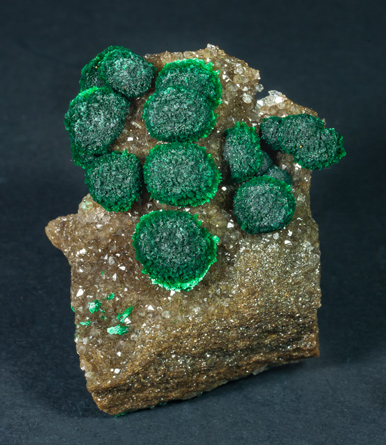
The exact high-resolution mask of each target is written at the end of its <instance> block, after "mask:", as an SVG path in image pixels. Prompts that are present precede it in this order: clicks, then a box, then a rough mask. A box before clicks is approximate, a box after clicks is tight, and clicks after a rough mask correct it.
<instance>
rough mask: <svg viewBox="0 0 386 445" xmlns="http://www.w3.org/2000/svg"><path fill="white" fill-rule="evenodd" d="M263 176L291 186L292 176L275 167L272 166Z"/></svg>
mask: <svg viewBox="0 0 386 445" xmlns="http://www.w3.org/2000/svg"><path fill="white" fill-rule="evenodd" d="M264 175H265V176H269V177H270V178H275V179H277V180H278V181H284V182H286V183H287V184H289V185H291V184H292V176H291V175H290V174H289V173H287V172H286V171H285V170H283V169H281V168H280V167H278V166H277V165H272V166H271V167H270V168H269V169H268V170H266V171H265V173H264Z"/></svg>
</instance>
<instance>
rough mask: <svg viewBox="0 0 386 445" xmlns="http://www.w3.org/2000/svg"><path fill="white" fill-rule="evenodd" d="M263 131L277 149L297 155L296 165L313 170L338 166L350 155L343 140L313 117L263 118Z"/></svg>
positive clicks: (261, 129) (299, 115) (268, 140)
mask: <svg viewBox="0 0 386 445" xmlns="http://www.w3.org/2000/svg"><path fill="white" fill-rule="evenodd" d="M260 131H261V137H262V139H263V140H264V141H265V142H266V143H267V144H269V145H270V146H271V147H272V148H273V149H274V150H280V151H282V152H284V153H288V154H291V155H293V158H294V161H295V162H297V163H298V164H299V165H301V166H302V167H304V168H308V169H309V170H316V169H318V170H320V169H322V168H326V167H329V166H330V165H333V164H336V163H337V162H339V161H340V159H341V158H342V157H343V156H345V154H346V152H345V150H344V147H343V137H342V136H341V135H340V134H339V133H337V132H336V131H335V130H334V129H333V128H325V125H324V122H323V121H322V120H321V119H318V118H317V117H315V116H311V115H309V114H296V115H291V116H286V117H283V118H279V117H269V118H266V119H263V121H262V123H261V126H260Z"/></svg>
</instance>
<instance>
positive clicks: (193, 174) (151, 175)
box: [144, 142, 221, 207]
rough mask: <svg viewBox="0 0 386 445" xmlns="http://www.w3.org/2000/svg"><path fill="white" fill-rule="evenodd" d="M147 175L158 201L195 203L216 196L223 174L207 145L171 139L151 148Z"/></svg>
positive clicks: (152, 192) (149, 188) (185, 204)
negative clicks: (206, 147)
mask: <svg viewBox="0 0 386 445" xmlns="http://www.w3.org/2000/svg"><path fill="white" fill-rule="evenodd" d="M144 179H145V184H146V187H147V190H148V192H149V193H150V194H151V196H152V198H154V199H156V200H157V201H159V202H161V203H164V204H170V205H174V206H188V207H195V206H198V205H202V204H204V203H205V202H208V201H209V200H210V199H212V198H213V197H214V196H215V194H216V192H217V188H218V185H219V183H220V181H221V175H220V173H219V171H218V168H217V166H216V164H215V162H214V161H213V159H212V158H211V156H210V155H209V154H207V153H206V152H205V148H203V147H200V146H198V145H196V144H193V143H189V142H185V143H182V142H172V143H169V144H163V145H156V146H155V147H154V148H152V149H151V150H150V153H149V155H148V157H147V158H146V162H145V165H144Z"/></svg>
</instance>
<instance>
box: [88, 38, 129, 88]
mask: <svg viewBox="0 0 386 445" xmlns="http://www.w3.org/2000/svg"><path fill="white" fill-rule="evenodd" d="M115 49H124V48H123V47H122V46H109V47H108V48H106V49H105V50H104V51H102V52H100V53H99V54H97V55H96V56H95V57H94V58H93V59H92V60H91V61H90V62H89V63H88V64H87V65H85V66H84V67H83V68H82V72H81V75H80V80H79V85H80V91H84V90H88V89H89V88H92V87H103V86H106V85H105V83H104V82H103V81H102V79H100V77H99V76H98V70H99V64H100V62H101V61H102V59H103V58H104V56H105V55H106V54H107V53H108V52H110V51H113V50H115Z"/></svg>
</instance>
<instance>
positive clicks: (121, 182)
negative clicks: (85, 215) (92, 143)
mask: <svg viewBox="0 0 386 445" xmlns="http://www.w3.org/2000/svg"><path fill="white" fill-rule="evenodd" d="M85 182H86V184H87V185H88V188H89V191H90V195H91V196H92V198H93V200H94V201H95V202H97V203H98V204H100V205H101V206H102V207H103V208H104V209H105V210H107V211H109V212H123V211H127V210H129V209H130V208H131V206H132V204H133V203H134V202H135V201H137V200H138V199H139V197H140V196H141V194H142V189H143V178H142V166H141V164H140V162H139V160H138V158H136V156H135V155H133V154H131V153H130V154H129V153H127V152H123V153H120V152H112V153H108V154H105V155H103V156H101V157H99V158H97V159H96V160H95V161H94V162H93V163H91V164H90V165H89V166H88V167H87V169H86V181H85Z"/></svg>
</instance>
